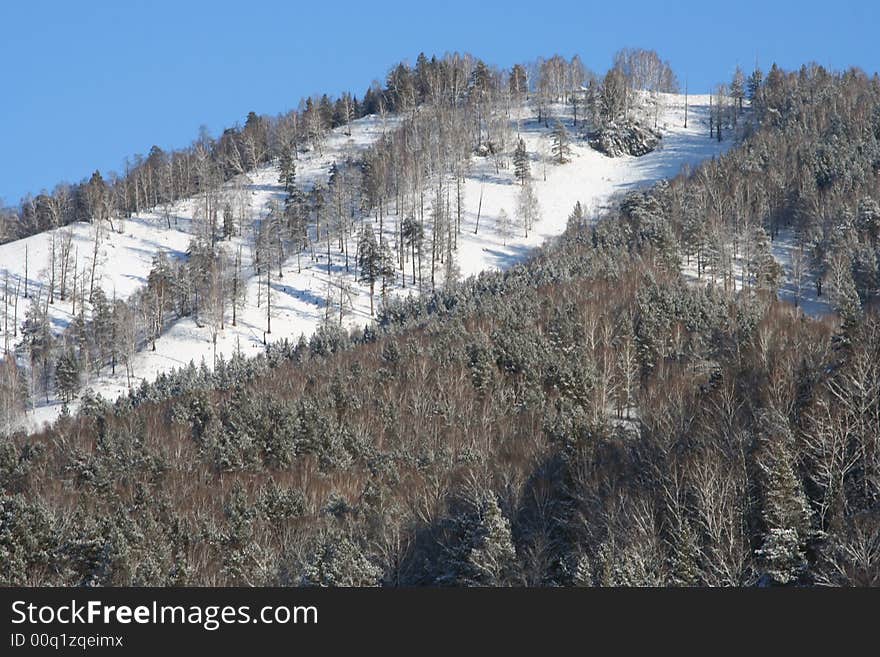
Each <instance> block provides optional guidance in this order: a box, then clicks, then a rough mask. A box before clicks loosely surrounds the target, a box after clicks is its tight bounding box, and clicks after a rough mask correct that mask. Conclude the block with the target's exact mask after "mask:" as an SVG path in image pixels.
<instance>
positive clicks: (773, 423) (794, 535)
mask: <svg viewBox="0 0 880 657" xmlns="http://www.w3.org/2000/svg"><path fill="white" fill-rule="evenodd" d="M758 441H759V447H758V452H757V455H756V461H757V466H758V472H759V478H758V481H759V486H760V490H761V520H762V523H763V525H764V536H763V539H762V541H761V546H760V547H759V548H758V550H757V552H756V554H757V556H758V557H759V558H760V560H761V563H762V564H763V566H764V572H765V574H766V576H767V577H768V578H769V579H770V581H771V582H773V583H777V584H789V583H792V582H795V581H797V580H798V579H799V578H800V577H801V576H802V575H803V573H804V571H805V570H806V567H807V562H806V553H805V549H806V544H807V542H808V540H809V539H810V534H811V527H810V510H809V505H808V504H807V499H806V496H805V494H804V490H803V485H802V484H801V481H800V479H799V478H798V475H797V471H796V469H795V458H794V453H793V450H794V449H795V447H794V437H793V436H792V433H791V429H790V428H789V424H788V419H787V418H786V417H785V416H784V415H782V414H781V413H779V412H778V411H775V410H771V411H767V412H765V413H764V414H763V415H762V416H760V417H759V420H758Z"/></svg>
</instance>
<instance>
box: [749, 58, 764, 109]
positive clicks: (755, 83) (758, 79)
mask: <svg viewBox="0 0 880 657" xmlns="http://www.w3.org/2000/svg"><path fill="white" fill-rule="evenodd" d="M763 83H764V74H763V73H762V72H761V69H759V68H758V67H757V66H756V67H755V70H754V71H752V74H751V75H750V76H749V79H748V82H747V83H746V88H747V90H748V94H749V101H751V102H752V103H753V104H754V103H757V102H758V101H759V100H760V96H761V85H762V84H763Z"/></svg>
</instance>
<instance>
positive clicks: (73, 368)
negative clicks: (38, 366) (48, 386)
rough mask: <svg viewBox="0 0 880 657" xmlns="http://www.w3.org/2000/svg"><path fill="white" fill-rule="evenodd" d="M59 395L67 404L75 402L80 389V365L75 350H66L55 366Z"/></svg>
mask: <svg viewBox="0 0 880 657" xmlns="http://www.w3.org/2000/svg"><path fill="white" fill-rule="evenodd" d="M55 382H56V385H57V387H58V394H59V396H60V397H61V401H62V402H64V403H65V404H67V403H69V402H71V401H73V399H74V398H75V397H76V394H77V393H78V392H79V388H80V363H79V360H78V359H77V357H76V353H74V351H73V349H66V350H65V351H64V353H62V354H61V356H60V358H59V359H58V363H57V364H56V365H55Z"/></svg>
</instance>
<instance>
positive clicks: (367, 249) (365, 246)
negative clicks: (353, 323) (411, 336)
mask: <svg viewBox="0 0 880 657" xmlns="http://www.w3.org/2000/svg"><path fill="white" fill-rule="evenodd" d="M358 269H359V270H360V271H359V273H358V280H359V281H360V282H361V283H366V284H368V285H369V286H370V315H374V314H375V311H374V308H373V297H374V295H375V290H376V282H377V281H378V280H379V279H380V278H381V277H382V252H381V251H380V250H379V245H378V244H377V243H376V236H375V235H374V234H373V229H372V228H370V227H369V226H364V230H363V232H361V239H360V243H359V244H358Z"/></svg>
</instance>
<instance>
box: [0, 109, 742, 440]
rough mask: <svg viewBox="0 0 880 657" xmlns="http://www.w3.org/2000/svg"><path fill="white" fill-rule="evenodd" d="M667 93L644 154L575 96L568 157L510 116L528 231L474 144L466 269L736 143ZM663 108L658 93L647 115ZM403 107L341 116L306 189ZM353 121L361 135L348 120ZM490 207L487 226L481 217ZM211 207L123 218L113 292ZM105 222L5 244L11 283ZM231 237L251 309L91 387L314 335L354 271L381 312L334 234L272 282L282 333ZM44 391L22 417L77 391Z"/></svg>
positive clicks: (465, 221) (492, 265)
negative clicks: (598, 142) (607, 147)
mask: <svg viewBox="0 0 880 657" xmlns="http://www.w3.org/2000/svg"><path fill="white" fill-rule="evenodd" d="M661 102H662V109H661V112H662V115H661V116H660V119H659V125H660V128H661V131H662V133H663V135H664V136H663V142H662V147H661V148H660V149H658V150H657V151H655V152H653V153H649V154H648V155H645V156H642V157H638V158H636V157H629V156H624V157H618V158H611V157H607V156H605V155H603V154H601V153H599V152H597V151H596V150H594V149H593V148H591V147H590V146H589V144H588V143H587V142H586V140H585V139H584V138H583V137H581V136H580V130H579V129H578V128H577V127H575V126H574V125H573V117H572V112H571V108H569V107H567V106H565V105H561V104H560V105H556V106H554V107H552V110H551V111H552V112H553V115H554V117H557V118H559V119H561V120H562V121H563V122H564V123H565V124H566V125H567V127H568V129H569V130H570V131H571V132H572V134H573V136H574V138H573V140H572V143H571V156H570V161H568V162H567V163H565V164H561V165H560V164H556V163H554V162H552V161H551V162H549V163H548V162H547V161H546V160H548V159H550V158H551V156H550V150H551V137H552V124H549V125H545V124H543V123H540V122H538V121H537V117H536V116H535V114H534V107H533V106H532V104H531V103H524V104H523V105H522V106H521V107H519V108H517V110H516V111H515V112H514V115H513V116H512V117H511V119H510V126H511V129H514V130H519V134H521V135H522V136H523V138H524V140H525V143H526V147H527V149H528V151H529V153H530V159H531V160H532V165H531V166H532V169H533V172H534V176H535V182H534V189H535V193H536V196H537V200H538V204H539V207H540V220H539V221H538V222H537V223H535V225H534V227H533V230H531V231H529V234H528V237H526V236H525V231H524V230H523V229H522V227H521V226H519V225H516V224H519V220H518V219H517V217H516V213H517V192H518V189H519V185H517V184H516V179H515V176H514V172H513V171H512V167H511V166H510V165H509V163H505V167H504V168H503V169H500V170H499V169H498V166H497V163H496V162H495V161H494V158H491V157H479V156H476V155H475V156H472V157H471V159H470V162H469V163H468V166H467V173H466V175H465V178H464V189H463V196H464V207H463V212H462V215H461V225H460V228H459V231H458V235H457V243H456V252H455V264H456V267H457V270H458V275H459V276H460V277H466V276H470V275H474V274H477V273H479V272H481V271H486V270H493V269H501V268H504V267H507V266H509V265H510V264H513V263H515V262H519V261H521V260H522V259H523V258H524V257H526V256H527V255H528V254H529V253H530V252H531V250H532V249H533V248H535V247H537V246H539V245H541V244H543V243H545V242H546V241H547V240H550V239H552V238H555V237H557V236H559V235H560V234H561V233H562V232H563V231H564V229H565V227H566V224H567V220H568V216H569V214H570V213H571V209H572V208H573V207H574V205H575V203H577V202H580V203H581V205H582V207H583V208H585V211H586V213H587V215H588V216H592V215H593V214H594V213H597V212H600V211H601V210H602V209H603V208H605V207H607V203H608V202H609V200H610V199H611V198H612V197H614V196H615V195H619V194H622V193H624V192H626V191H628V190H630V189H635V188H638V187H641V186H645V185H649V184H652V183H654V182H656V181H658V180H661V179H664V178H669V177H671V176H674V175H675V174H677V173H678V171H679V170H680V169H681V168H682V167H684V166H688V167H693V166H695V165H697V164H698V163H699V162H701V161H702V160H703V159H705V158H709V157H713V156H716V155H717V154H719V153H721V152H724V151H725V150H726V149H727V148H729V147H730V145H731V143H732V142H731V141H730V139H728V140H725V141H723V142H721V143H718V142H716V141H715V140H713V139H710V138H709V137H708V136H707V130H708V111H709V96H690V97H689V103H690V108H689V112H690V123H689V127H688V128H687V129H685V128H684V127H683V123H684V96H677V95H663V97H662V98H661ZM650 111H651V110H650V108H647V107H646V108H645V109H644V112H645V115H646V116H647V115H648V114H650ZM399 121H400V118H399V117H396V116H389V117H385V118H384V119H382V118H380V117H376V116H370V117H366V118H363V119H358V120H355V121H354V122H353V123H352V126H351V128H350V129H349V128H346V127H339V128H336V129H335V130H333V131H332V132H330V133H329V134H328V135H327V137H326V138H325V139H324V142H323V143H322V145H321V147H320V151H316V150H314V149H313V150H311V151H309V152H307V153H304V154H302V155H301V156H300V159H299V160H298V162H297V184H298V185H299V186H300V187H301V188H302V189H303V190H306V191H307V190H309V189H311V188H313V187H314V185H315V183H316V182H320V183H322V184H326V182H327V178H328V176H329V171H330V167H331V165H332V164H333V163H334V162H336V161H339V162H341V161H343V160H345V159H346V158H352V157H356V156H357V155H358V153H361V152H363V151H364V149H366V148H368V147H369V146H371V145H372V144H374V143H375V141H376V140H377V138H378V137H379V136H381V135H383V134H386V133H391V132H393V130H394V128H395V126H396V125H397V124H398V123H399ZM349 131H350V132H351V135H350V136H349V135H347V134H346V133H347V132H349ZM279 179H280V170H279V167H278V165H277V163H275V164H270V165H266V166H263V167H260V168H258V169H256V170H255V171H253V172H251V173H250V174H248V175H246V176H240V177H238V178H235V179H233V180H232V181H230V182H229V183H226V185H225V186H224V189H223V194H226V195H228V196H229V197H230V198H232V199H234V202H235V203H236V205H240V206H241V207H242V210H241V211H242V212H243V213H244V218H243V220H242V223H243V224H244V225H248V226H253V225H255V224H257V223H258V222H259V221H261V220H262V219H263V218H265V217H266V215H267V213H268V212H269V210H270V205H271V204H272V203H273V202H274V203H276V204H280V203H283V201H284V198H285V196H286V194H285V191H284V188H283V186H282V185H281V183H280V182H279ZM478 210H479V211H480V225H479V227H477V225H476V222H477V213H478ZM502 210H504V212H505V213H506V214H507V216H508V221H509V223H508V224H505V225H502V224H501V223H500V222H499V215H500V214H501V211H502ZM201 212H203V210H202V207H201V205H200V199H199V198H193V199H186V200H184V201H181V202H178V203H176V204H174V205H173V206H171V207H170V208H156V209H155V210H154V211H152V212H147V213H141V214H138V215H134V216H132V217H130V218H127V219H125V220H122V221H119V222H118V226H117V227H116V229H117V230H102V231H101V232H100V234H99V236H98V240H99V246H98V256H97V257H98V265H97V274H96V285H97V286H99V287H101V288H102V289H103V290H104V292H105V293H106V295H107V296H108V297H111V298H117V299H127V298H129V297H130V296H131V295H132V294H133V293H134V292H136V291H138V290H141V289H142V288H143V287H144V286H145V284H146V281H147V277H148V274H149V272H150V270H151V268H152V266H153V260H154V258H155V256H156V255H157V254H158V253H160V252H164V253H165V254H167V255H168V257H169V258H170V259H172V260H179V261H183V260H185V259H186V257H187V254H186V253H187V248H188V246H189V243H190V240H191V239H192V238H193V236H194V235H195V234H196V232H197V231H198V222H199V220H200V219H201V216H200V213H201ZM368 219H369V217H368ZM373 219H374V220H375V217H373ZM401 220H402V219H401V218H400V217H398V216H396V215H394V214H393V213H389V215H388V225H387V227H386V239H389V240H393V239H394V237H395V226H396V225H397V222H398V221H401ZM169 222H170V224H171V227H170V228H169V227H168V224H169ZM514 222H516V224H514ZM99 228H100V227H99ZM475 229H477V230H475ZM314 230H315V229H314V227H312V229H311V235H310V239H311V241H312V242H315V240H316V235H315V233H314ZM117 231H120V232H117ZM95 232H96V231H95V227H94V226H93V225H90V224H85V223H76V224H72V225H71V226H69V227H66V228H63V229H56V230H53V231H48V232H46V233H41V234H39V235H35V236H32V237H29V238H25V239H22V240H18V241H15V242H11V243H8V244H5V245H0V262H3V263H4V267H3V270H0V278H2V277H4V276H6V275H7V274H8V276H9V279H10V281H11V282H10V285H11V286H14V285H17V284H20V285H22V286H23V282H22V283H19V281H23V280H24V275H25V270H24V267H25V250H26V249H27V253H28V262H29V267H30V271H29V281H30V283H29V285H30V290H31V296H33V294H34V291H35V290H36V291H37V293H38V294H39V291H40V288H41V287H42V286H45V285H47V284H48V277H49V272H48V266H47V265H46V264H45V263H48V262H49V259H50V251H51V245H52V241H53V239H54V240H55V241H56V243H58V244H60V243H61V241H62V240H63V239H65V236H66V235H69V236H70V237H69V240H70V244H71V247H70V248H71V249H72V251H73V252H75V253H76V254H78V256H77V257H76V258H75V260H76V261H77V262H78V263H80V265H79V266H80V267H81V268H83V270H84V272H85V273H84V274H83V276H85V275H86V274H88V273H89V270H90V267H91V258H92V253H93V251H94V246H95ZM356 238H357V235H349V236H348V237H347V238H346V240H347V241H349V242H350V243H351V244H350V249H348V248H347V249H345V250H350V251H351V252H354V251H355V248H356ZM223 246H224V249H225V250H226V251H227V253H230V254H235V253H238V250H239V248H241V258H242V263H241V266H242V269H243V270H244V271H246V272H250V273H249V275H247V276H246V281H245V283H244V285H245V289H246V292H245V295H244V296H245V299H244V302H243V303H242V306H241V308H239V309H238V313H237V326H231V324H230V323H229V320H228V319H227V322H226V325H225V326H224V327H223V328H222V329H221V330H219V331H218V333H217V339H216V345H215V343H214V341H213V339H212V338H213V333H212V330H211V327H210V326H207V325H206V323H205V322H204V321H198V320H197V319H194V318H192V317H183V318H180V319H178V320H177V321H173V322H171V323H170V324H169V325H167V326H165V327H164V328H163V331H162V336H161V338H159V339H157V340H156V341H155V349H153V345H152V343H146V342H145V343H142V344H140V345H138V346H137V348H136V349H135V350H133V352H132V353H131V355H130V359H129V362H128V366H127V367H124V368H118V369H117V371H116V373H115V374H112V373H111V372H110V368H108V367H104V368H102V370H101V371H100V372H98V373H96V375H94V376H91V377H89V378H88V380H87V381H86V382H85V386H84V387H88V388H90V389H91V390H92V391H94V393H96V394H100V395H101V396H102V397H104V398H106V399H109V400H111V401H112V400H114V399H115V398H116V397H117V396H119V395H120V394H126V393H127V392H128V391H129V390H131V389H133V388H136V387H137V386H138V385H139V384H140V382H141V381H142V380H147V381H152V380H153V379H154V378H155V377H156V375H157V374H159V373H161V372H167V371H169V370H171V369H174V368H180V367H183V366H186V365H187V364H188V363H190V362H191V361H192V362H194V363H195V364H196V365H198V364H199V363H201V362H205V363H206V364H207V365H208V367H211V366H212V363H213V362H214V358H215V356H216V357H218V358H219V357H223V358H226V359H229V358H230V357H232V355H233V354H236V353H241V354H244V355H246V356H248V355H253V354H256V353H261V352H262V351H263V350H264V348H265V342H266V341H271V340H277V339H283V338H287V339H289V340H293V341H295V340H296V339H298V338H299V336H300V335H305V336H306V337H309V336H310V335H311V334H312V333H313V332H314V330H315V329H316V328H317V327H318V326H319V325H320V324H321V323H322V322H324V321H325V320H326V319H327V315H328V314H331V313H333V314H335V313H336V311H333V310H330V309H328V286H331V287H330V289H331V290H333V293H334V294H337V295H338V294H340V282H344V283H343V284H344V286H345V294H346V296H347V299H346V303H347V304H349V307H348V308H346V310H345V312H344V317H343V324H344V325H345V326H352V325H364V324H366V323H368V322H369V321H370V320H371V317H370V301H369V290H368V287H367V286H366V285H364V284H363V283H359V282H358V281H357V280H356V279H355V276H354V273H353V269H354V268H353V267H349V271H348V272H346V271H345V266H344V264H345V263H344V261H345V255H344V253H343V252H342V251H343V250H340V249H338V248H334V249H333V250H332V251H331V253H330V271H331V272H332V273H331V276H329V277H328V273H327V272H328V266H327V254H326V252H322V246H321V245H320V244H319V245H318V246H317V247H315V246H312V247H306V248H305V249H304V251H305V256H303V255H302V254H297V255H295V254H292V253H291V254H288V255H287V257H286V259H285V260H284V262H283V264H282V265H281V269H282V270H283V278H279V279H277V280H276V281H274V282H272V286H273V290H274V291H275V293H276V298H275V299H274V308H273V310H272V321H271V323H272V333H271V334H270V335H265V334H264V332H265V330H266V327H267V321H266V320H267V318H266V312H265V301H264V299H263V297H264V296H265V292H264V291H263V290H261V286H262V287H265V281H264V280H262V281H261V279H260V277H259V275H257V274H256V271H255V267H254V265H253V258H254V244H253V240H252V237H251V236H250V235H244V236H242V237H238V236H231V237H230V238H229V239H228V240H226V241H224V243H223ZM347 246H348V245H347ZM59 248H60V247H59ZM6 263H10V265H6ZM411 290H412V283H411V281H410V283H409V285H408V286H407V285H406V282H405V281H404V280H403V279H398V280H396V281H395V282H394V283H393V284H392V285H391V286H390V288H389V293H391V294H403V295H406V294H409V293H410V292H411ZM10 303H12V302H11V301H10ZM18 303H19V308H20V312H21V313H22V315H23V310H24V309H25V308H26V305H27V301H26V300H25V299H24V291H23V288H22V289H21V295H20V299H19V301H18ZM331 304H332V301H331ZM72 308H73V302H72V300H71V299H70V298H68V299H67V300H64V301H62V300H60V299H58V300H56V301H55V302H54V303H53V304H52V305H51V306H50V307H49V316H50V319H51V322H52V326H53V330H55V331H56V332H57V333H60V332H61V331H63V330H64V329H66V328H67V327H68V326H69V325H70V323H71V321H72V319H73V316H72V314H71V310H72ZM228 312H229V311H227V314H228ZM215 346H216V349H215ZM33 403H34V406H35V407H34V408H33V409H31V410H30V411H29V412H28V414H27V417H26V418H23V419H22V421H21V422H23V424H20V425H19V426H23V427H28V428H29V429H30V430H34V429H37V428H39V427H40V426H41V425H42V423H44V422H46V421H51V420H53V419H54V418H56V417H57V416H58V414H59V413H60V411H61V409H62V406H63V405H64V404H63V403H62V401H61V400H60V399H59V398H58V395H57V394H54V395H50V396H49V400H48V402H47V400H46V398H45V397H41V396H40V395H38V394H33ZM67 406H68V407H70V408H71V409H75V408H76V403H75V402H70V403H68V404H67Z"/></svg>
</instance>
